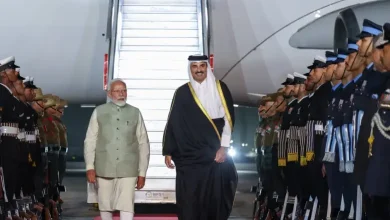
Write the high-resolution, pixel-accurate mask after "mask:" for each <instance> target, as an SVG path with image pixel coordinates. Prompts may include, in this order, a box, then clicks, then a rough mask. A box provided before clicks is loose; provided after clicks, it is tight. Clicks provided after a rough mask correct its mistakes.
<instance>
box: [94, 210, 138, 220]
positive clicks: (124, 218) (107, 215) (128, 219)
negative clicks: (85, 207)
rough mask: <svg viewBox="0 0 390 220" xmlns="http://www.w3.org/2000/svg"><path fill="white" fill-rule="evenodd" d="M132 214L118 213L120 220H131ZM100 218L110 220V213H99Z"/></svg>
mask: <svg viewBox="0 0 390 220" xmlns="http://www.w3.org/2000/svg"><path fill="white" fill-rule="evenodd" d="M133 217H134V213H131V212H123V211H121V212H120V220H133ZM100 218H102V220H112V212H100Z"/></svg>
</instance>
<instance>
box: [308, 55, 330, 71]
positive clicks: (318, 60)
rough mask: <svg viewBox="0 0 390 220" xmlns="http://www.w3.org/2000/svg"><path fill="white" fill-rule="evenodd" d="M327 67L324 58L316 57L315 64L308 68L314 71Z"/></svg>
mask: <svg viewBox="0 0 390 220" xmlns="http://www.w3.org/2000/svg"><path fill="white" fill-rule="evenodd" d="M324 67H326V59H325V58H324V57H322V56H316V57H315V58H314V61H313V64H312V65H310V66H308V67H307V68H308V69H310V70H312V69H316V68H324Z"/></svg>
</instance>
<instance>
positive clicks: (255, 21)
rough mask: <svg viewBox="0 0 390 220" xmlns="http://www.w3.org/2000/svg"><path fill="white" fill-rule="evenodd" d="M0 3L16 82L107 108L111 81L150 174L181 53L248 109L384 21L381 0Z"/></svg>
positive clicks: (2, 48)
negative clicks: (207, 68)
mask: <svg viewBox="0 0 390 220" xmlns="http://www.w3.org/2000/svg"><path fill="white" fill-rule="evenodd" d="M0 5H1V9H2V14H1V15H2V19H3V22H0V29H1V35H0V59H3V58H6V57H9V56H15V57H16V64H17V65H19V66H21V71H20V73H21V75H22V76H32V77H34V79H35V81H34V82H35V84H36V85H37V86H39V87H41V88H42V89H43V91H44V93H52V94H56V95H58V96H60V97H61V98H63V99H66V100H68V101H69V103H71V104H77V105H82V106H92V107H93V106H95V105H96V104H101V103H104V102H106V101H107V100H106V94H105V89H107V84H108V83H109V81H110V80H111V79H113V78H116V77H119V78H122V79H124V80H125V81H126V83H127V85H128V89H129V92H128V95H129V99H128V100H129V103H135V105H136V106H140V107H141V108H143V109H144V110H143V112H146V113H145V114H144V116H145V120H146V121H147V122H146V126H147V127H148V131H149V137H150V139H151V141H152V142H154V144H152V149H151V150H152V152H155V155H152V156H151V163H152V164H153V163H154V165H156V166H157V167H158V166H160V165H161V163H162V162H163V160H162V156H161V155H157V154H158V152H160V151H161V150H160V149H161V140H162V133H163V128H164V126H165V121H164V120H166V117H167V114H168V111H169V106H170V102H171V99H172V95H173V92H174V89H175V88H177V87H178V86H180V85H181V84H183V83H185V82H188V69H187V57H188V55H191V54H199V53H200V54H207V55H209V56H210V57H212V58H213V60H214V64H213V68H214V73H215V75H216V78H218V79H221V80H223V81H224V82H225V83H226V84H227V85H228V86H229V88H230V90H231V92H232V95H233V98H234V100H235V103H236V104H237V105H244V106H255V105H256V103H257V101H258V100H259V99H260V97H261V96H263V95H264V94H267V93H271V92H275V91H276V90H277V89H278V88H280V87H281V85H280V84H281V83H282V82H283V81H284V79H285V77H286V75H287V74H288V73H293V72H301V73H304V72H307V71H308V70H307V68H306V67H307V66H308V65H310V64H311V63H312V61H313V59H314V57H315V56H316V55H324V52H325V50H334V49H335V48H337V47H342V46H345V45H346V39H347V37H351V36H356V35H357V33H358V32H360V29H359V27H360V26H361V24H362V21H363V19H364V18H369V19H370V20H372V21H374V22H376V23H379V24H383V23H385V22H387V21H388V17H387V12H388V11H389V9H390V1H385V0H383V1H380V0H323V1H313V0H273V1H263V0H240V1H237V0H160V1H157V0H111V1H106V0H83V1H80V0H67V1H45V0H35V1H31V0H19V1H6V0H2V1H1V3H0ZM346 27H348V28H346ZM335 30H336V31H335ZM335 33H336V34H335ZM156 169H159V168H156ZM153 172H154V173H158V172H160V171H157V170H155V171H153ZM169 175H171V174H169ZM164 184H165V183H164ZM168 185H169V183H168ZM150 195H151V196H153V195H152V194H150ZM143 196H144V198H143V199H144V200H148V198H147V197H148V196H149V195H146V194H145V195H143ZM173 200H174V196H173V194H170V197H169V201H173ZM156 201H157V202H160V200H154V202H156Z"/></svg>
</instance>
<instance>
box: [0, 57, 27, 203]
mask: <svg viewBox="0 0 390 220" xmlns="http://www.w3.org/2000/svg"><path fill="white" fill-rule="evenodd" d="M14 62H15V58H13V57H11V58H8V59H6V60H1V61H0V68H1V69H0V71H2V70H4V69H7V68H14V66H15V65H14ZM22 114H23V111H22V109H20V103H19V101H18V100H17V99H16V98H15V97H14V96H13V94H12V91H11V89H10V88H9V87H7V86H6V85H4V84H1V83H0V116H1V120H0V129H1V132H0V134H1V140H0V156H1V158H0V162H1V167H2V168H3V176H2V186H3V191H5V193H4V201H5V202H6V203H7V204H6V210H13V209H14V208H15V207H12V206H13V205H14V204H13V201H14V200H13V198H14V195H15V191H16V186H17V180H18V175H17V174H18V173H19V159H20V151H19V149H18V147H16V146H18V144H19V140H18V139H17V136H18V134H19V124H18V123H19V121H20V115H22Z"/></svg>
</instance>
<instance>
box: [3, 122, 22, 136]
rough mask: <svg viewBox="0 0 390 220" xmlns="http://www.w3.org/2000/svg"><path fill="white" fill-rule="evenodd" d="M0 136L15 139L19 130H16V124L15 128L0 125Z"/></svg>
mask: <svg viewBox="0 0 390 220" xmlns="http://www.w3.org/2000/svg"><path fill="white" fill-rule="evenodd" d="M0 134H1V136H10V137H17V136H18V134H19V128H18V126H17V124H16V126H4V125H2V126H1V127H0Z"/></svg>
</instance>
